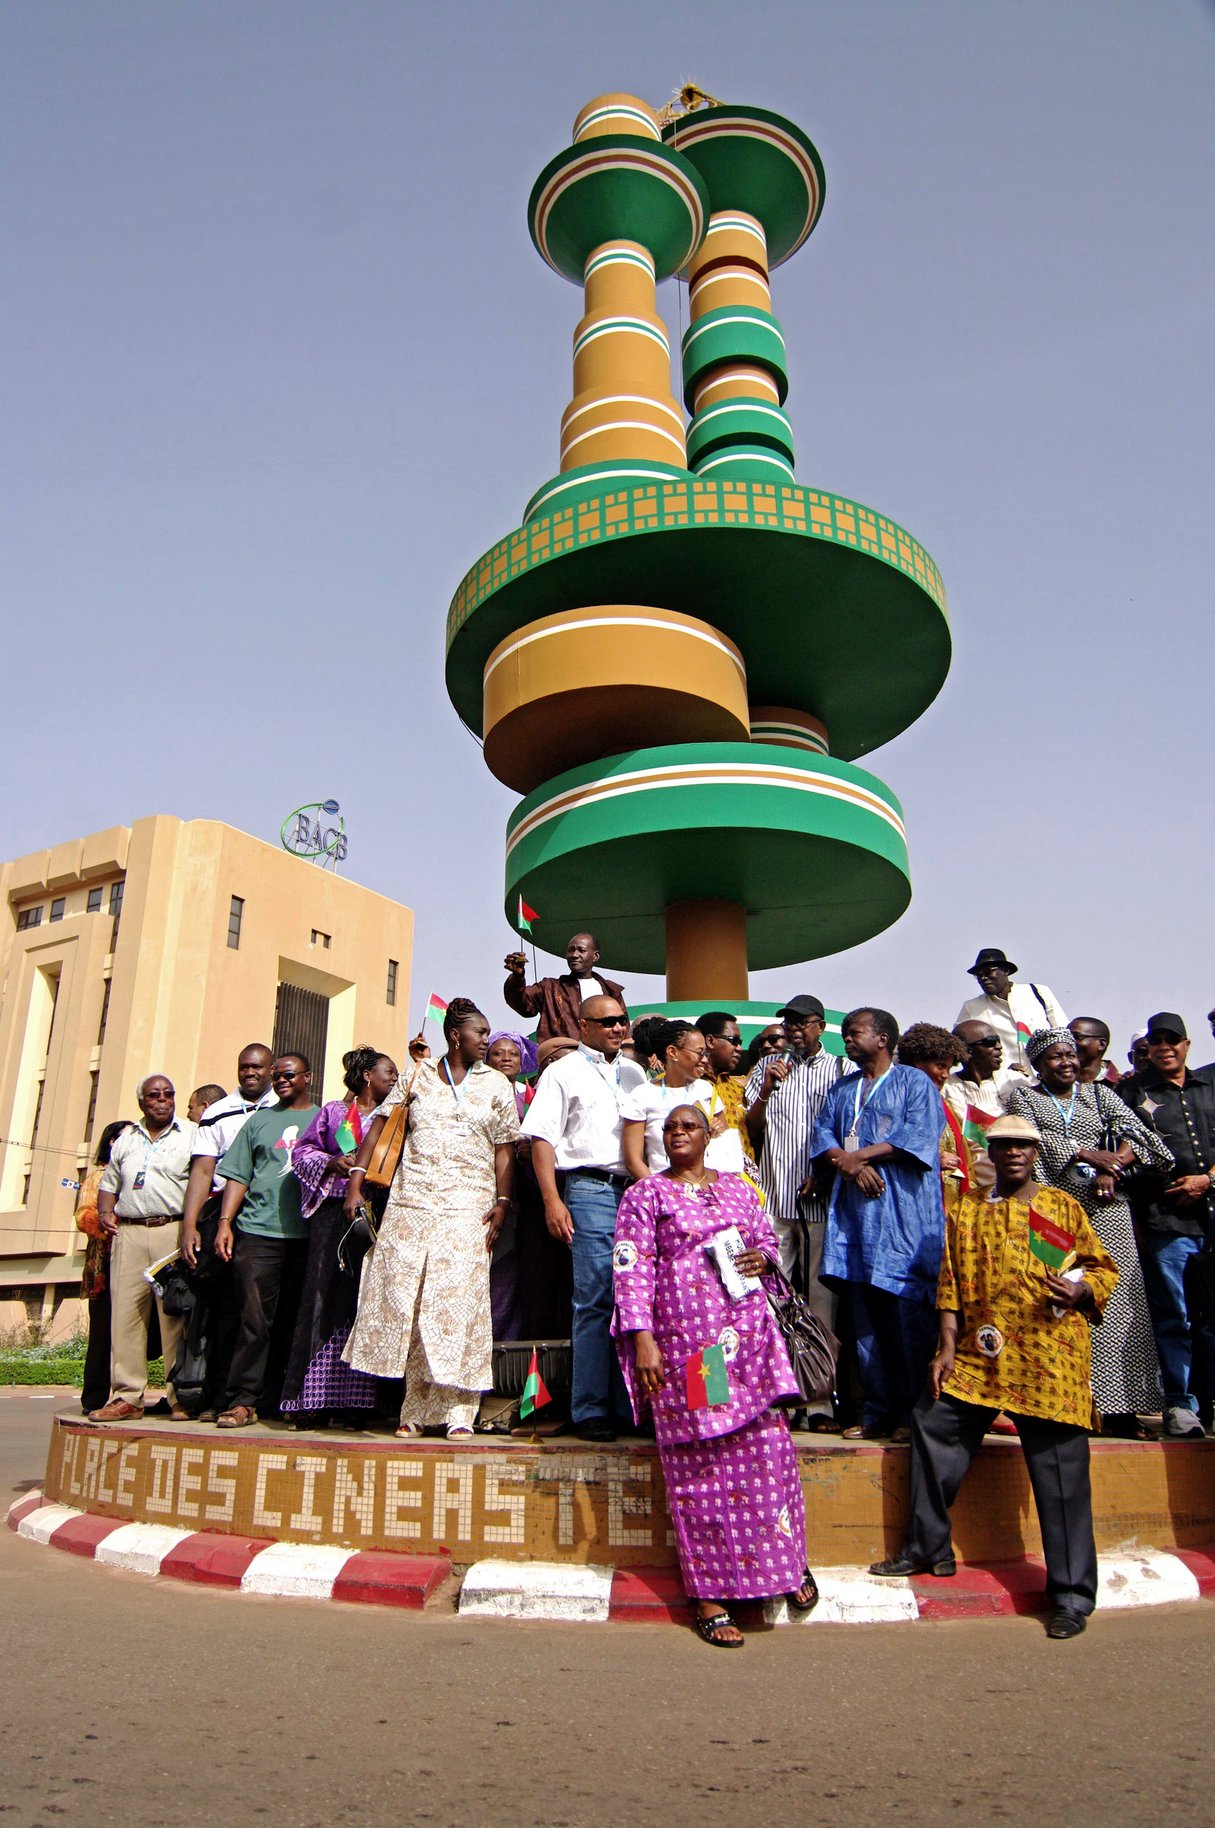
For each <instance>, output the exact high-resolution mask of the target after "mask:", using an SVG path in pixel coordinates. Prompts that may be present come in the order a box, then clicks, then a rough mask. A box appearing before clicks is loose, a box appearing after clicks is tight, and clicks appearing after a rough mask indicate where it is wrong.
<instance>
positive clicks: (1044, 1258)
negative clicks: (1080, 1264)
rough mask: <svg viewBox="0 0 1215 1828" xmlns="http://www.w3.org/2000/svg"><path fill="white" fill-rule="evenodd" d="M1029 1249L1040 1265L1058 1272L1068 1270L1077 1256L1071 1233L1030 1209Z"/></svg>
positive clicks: (1074, 1241)
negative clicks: (1042, 1264) (1073, 1258)
mask: <svg viewBox="0 0 1215 1828" xmlns="http://www.w3.org/2000/svg"><path fill="white" fill-rule="evenodd" d="M1029 1248H1030V1252H1031V1254H1032V1255H1033V1256H1035V1257H1037V1259H1038V1261H1039V1263H1044V1264H1045V1265H1046V1267H1047V1269H1053V1270H1055V1271H1056V1272H1057V1271H1059V1270H1061V1269H1064V1268H1066V1266H1067V1265H1068V1263H1069V1262H1070V1260H1071V1258H1072V1257H1074V1256H1075V1254H1076V1240H1075V1237H1074V1236H1073V1234H1072V1233H1071V1232H1070V1231H1064V1229H1063V1227H1062V1225H1056V1224H1055V1222H1054V1220H1053V1219H1048V1218H1045V1217H1044V1216H1043V1215H1042V1213H1040V1212H1035V1211H1034V1210H1033V1208H1032V1206H1031V1207H1030V1212H1029Z"/></svg>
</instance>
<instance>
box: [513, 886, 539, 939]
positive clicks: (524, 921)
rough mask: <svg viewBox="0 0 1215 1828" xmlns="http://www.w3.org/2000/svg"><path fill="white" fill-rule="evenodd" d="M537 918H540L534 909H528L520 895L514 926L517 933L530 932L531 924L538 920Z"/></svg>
mask: <svg viewBox="0 0 1215 1828" xmlns="http://www.w3.org/2000/svg"><path fill="white" fill-rule="evenodd" d="M539 918H540V916H539V915H538V914H537V912H536V910H535V908H529V907H528V905H527V903H526V902H525V901H524V899H523V897H522V895H520V897H519V912H518V913H517V914H516V916H515V926H516V927H517V928H518V930H519V932H520V933H530V932H531V930H532V922H533V921H534V920H539Z"/></svg>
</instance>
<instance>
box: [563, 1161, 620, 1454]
mask: <svg viewBox="0 0 1215 1828" xmlns="http://www.w3.org/2000/svg"><path fill="white" fill-rule="evenodd" d="M623 1196H624V1188H623V1187H622V1186H614V1185H613V1184H612V1183H611V1182H610V1181H600V1180H595V1179H594V1178H593V1177H592V1176H590V1175H588V1174H579V1173H578V1172H577V1170H576V1169H571V1171H570V1172H569V1173H568V1174H567V1175H566V1177H565V1203H566V1205H567V1206H568V1207H569V1212H570V1217H571V1219H572V1220H573V1221H574V1243H573V1259H574V1325H573V1356H574V1366H573V1391H572V1395H571V1399H570V1414H571V1416H572V1417H573V1420H574V1424H575V1426H578V1425H580V1424H582V1423H585V1422H606V1421H610V1420H611V1419H612V1418H613V1417H617V1418H619V1419H620V1420H621V1421H623V1420H624V1419H625V1418H626V1417H628V1416H629V1414H630V1409H629V1397H628V1391H627V1390H626V1389H625V1385H624V1378H623V1377H622V1376H621V1374H620V1363H619V1360H618V1359H617V1357H616V1347H615V1344H614V1342H613V1340H612V1336H611V1332H610V1328H611V1324H612V1310H613V1308H614V1307H615V1301H616V1298H615V1292H614V1289H613V1284H612V1245H613V1242H614V1241H615V1236H616V1210H617V1208H618V1207H619V1205H620V1202H621V1199H622V1198H623Z"/></svg>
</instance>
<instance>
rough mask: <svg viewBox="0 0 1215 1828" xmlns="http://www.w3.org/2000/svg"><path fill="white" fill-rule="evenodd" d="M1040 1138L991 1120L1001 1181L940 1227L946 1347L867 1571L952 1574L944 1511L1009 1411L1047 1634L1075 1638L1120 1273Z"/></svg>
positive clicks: (1090, 1579)
mask: <svg viewBox="0 0 1215 1828" xmlns="http://www.w3.org/2000/svg"><path fill="white" fill-rule="evenodd" d="M1040 1141H1041V1138H1040V1136H1039V1134H1038V1131H1037V1130H1036V1128H1035V1127H1034V1125H1033V1124H1032V1123H1030V1122H1029V1121H1028V1119H1026V1118H1023V1117H1000V1118H997V1120H996V1122H995V1123H993V1124H992V1125H991V1126H990V1128H989V1129H988V1132H987V1142H988V1149H989V1153H990V1156H991V1160H992V1163H993V1165H994V1168H995V1176H996V1180H995V1186H994V1187H993V1189H992V1190H991V1192H990V1193H989V1194H987V1195H986V1196H984V1195H982V1194H975V1193H967V1194H964V1195H963V1196H962V1198H961V1200H960V1201H959V1202H958V1205H957V1209H956V1210H955V1211H954V1212H953V1213H952V1214H951V1215H950V1216H949V1217H948V1219H947V1220H946V1226H945V1251H944V1255H943V1257H942V1260H941V1279H940V1283H939V1286H938V1290H937V1309H938V1312H939V1315H940V1340H939V1344H938V1347H937V1355H936V1357H935V1358H934V1359H933V1361H932V1366H931V1370H930V1373H929V1388H928V1389H927V1390H926V1391H925V1392H924V1395H923V1396H922V1397H921V1399H920V1401H919V1403H918V1404H917V1405H916V1408H915V1410H914V1411H913V1414H912V1424H911V1425H912V1440H911V1509H910V1515H909V1517H908V1523H907V1537H906V1542H905V1544H904V1547H903V1549H902V1550H901V1551H900V1553H899V1554H898V1555H895V1556H892V1557H891V1558H890V1559H889V1560H888V1561H881V1562H876V1563H875V1564H874V1565H873V1567H872V1568H871V1569H870V1573H872V1574H880V1575H890V1576H896V1575H906V1574H922V1573H932V1574H938V1575H949V1574H953V1573H954V1571H955V1568H956V1563H955V1561H954V1553H953V1543H952V1537H951V1531H950V1521H949V1513H950V1509H951V1507H952V1505H953V1501H954V1499H955V1498H956V1497H957V1495H958V1489H959V1487H960V1486H961V1483H962V1480H963V1479H964V1478H965V1476H966V1474H967V1472H968V1471H969V1469H970V1464H971V1461H972V1460H973V1459H974V1457H975V1454H976V1453H977V1452H978V1450H979V1447H980V1445H981V1444H982V1440H983V1436H984V1434H985V1433H986V1432H987V1428H988V1426H989V1424H990V1423H991V1421H992V1420H993V1418H994V1417H995V1415H996V1414H997V1412H998V1411H1000V1410H1003V1411H1004V1413H1005V1414H1006V1415H1008V1416H1010V1417H1011V1418H1012V1420H1013V1421H1014V1422H1015V1423H1016V1427H1017V1433H1018V1435H1019V1436H1020V1437H1021V1446H1022V1449H1023V1451H1024V1454H1025V1461H1026V1467H1027V1470H1028V1472H1029V1478H1030V1484H1031V1485H1032V1487H1033V1493H1034V1504H1035V1506H1036V1508H1037V1512H1038V1524H1039V1527H1040V1529H1041V1532H1042V1547H1043V1552H1044V1554H1045V1558H1046V1586H1047V1592H1048V1594H1049V1595H1050V1602H1051V1608H1052V1611H1051V1616H1050V1620H1049V1623H1048V1625H1047V1634H1048V1636H1050V1637H1052V1638H1072V1637H1075V1636H1077V1635H1078V1633H1079V1632H1081V1631H1083V1630H1084V1624H1085V1619H1086V1618H1087V1616H1088V1614H1089V1613H1090V1612H1091V1611H1092V1609H1093V1606H1094V1605H1095V1603H1096V1598H1097V1550H1096V1545H1095V1543H1094V1540H1093V1507H1092V1495H1091V1491H1090V1487H1089V1452H1088V1436H1089V1431H1090V1430H1091V1429H1093V1428H1095V1427H1097V1425H1098V1419H1097V1412H1096V1408H1095V1406H1094V1403H1093V1390H1092V1381H1091V1373H1092V1357H1091V1346H1090V1340H1089V1325H1090V1323H1091V1322H1092V1321H1094V1320H1099V1319H1100V1317H1101V1312H1102V1310H1103V1308H1104V1307H1105V1304H1106V1302H1107V1300H1108V1299H1109V1296H1110V1292H1111V1290H1112V1289H1113V1287H1114V1284H1115V1282H1116V1281H1117V1280H1118V1271H1117V1269H1116V1268H1115V1266H1114V1264H1113V1262H1112V1261H1111V1259H1110V1257H1109V1256H1108V1255H1107V1254H1106V1252H1105V1250H1104V1248H1103V1247H1102V1244H1101V1241H1100V1239H1099V1238H1098V1237H1097V1234H1096V1232H1095V1231H1094V1230H1093V1228H1092V1226H1091V1225H1090V1224H1089V1222H1088V1219H1087V1218H1086V1217H1085V1213H1084V1209H1083V1207H1082V1206H1081V1205H1080V1203H1079V1201H1078V1200H1074V1199H1073V1198H1072V1196H1071V1195H1070V1194H1068V1193H1062V1192H1060V1191H1059V1190H1058V1189H1057V1188H1052V1187H1043V1186H1041V1185H1040V1184H1038V1183H1037V1182H1035V1180H1034V1178H1033V1172H1034V1159H1035V1157H1036V1155H1037V1151H1038V1145H1039V1143H1040Z"/></svg>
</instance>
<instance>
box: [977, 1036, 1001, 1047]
mask: <svg viewBox="0 0 1215 1828" xmlns="http://www.w3.org/2000/svg"><path fill="white" fill-rule="evenodd" d="M970 1045H971V1046H972V1047H999V1046H1000V1045H1001V1042H1000V1037H999V1035H980V1036H979V1038H978V1040H977V1041H972V1042H971V1044H970Z"/></svg>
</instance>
